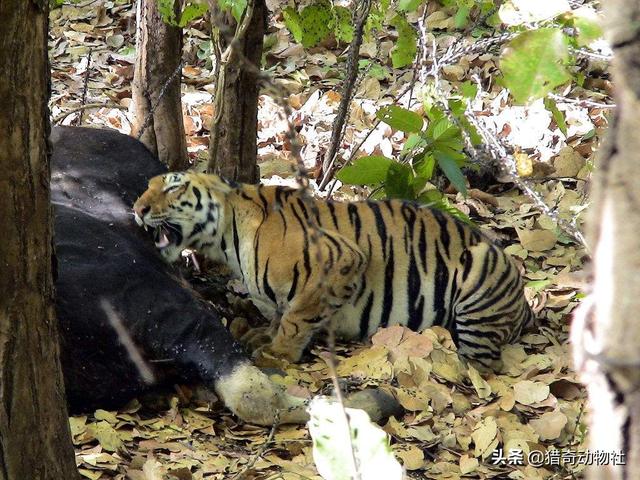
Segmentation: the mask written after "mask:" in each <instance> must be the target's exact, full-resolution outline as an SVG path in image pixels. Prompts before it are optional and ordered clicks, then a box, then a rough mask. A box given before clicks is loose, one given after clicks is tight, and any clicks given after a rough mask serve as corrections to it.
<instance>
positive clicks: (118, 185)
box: [51, 127, 306, 424]
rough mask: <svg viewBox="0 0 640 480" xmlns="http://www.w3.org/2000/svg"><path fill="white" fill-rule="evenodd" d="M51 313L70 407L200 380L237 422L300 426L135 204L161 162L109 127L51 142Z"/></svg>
mask: <svg viewBox="0 0 640 480" xmlns="http://www.w3.org/2000/svg"><path fill="white" fill-rule="evenodd" d="M51 140H52V146H53V156H52V177H51V189H52V194H51V195H52V198H51V199H52V203H53V208H54V221H55V228H54V232H55V234H54V242H55V248H56V260H57V263H56V264H55V265H56V266H55V268H54V270H55V276H56V283H55V284H56V312H57V317H58V319H59V324H60V333H61V335H60V336H61V360H62V366H63V371H64V377H65V386H66V392H67V397H68V401H69V404H70V407H71V409H72V411H78V410H86V409H89V408H96V407H99V406H100V407H103V408H105V407H116V406H118V405H122V404H123V403H124V402H126V401H127V400H129V399H131V398H132V397H134V396H136V395H138V394H140V393H141V392H143V391H144V390H145V389H147V388H148V387H149V386H150V383H149V382H151V383H153V384H156V385H157V384H168V383H169V382H171V383H173V382H182V383H199V384H202V385H204V386H206V387H208V388H211V389H213V390H215V391H216V392H217V394H218V395H219V396H220V398H221V399H222V400H223V402H224V403H225V404H226V405H227V407H229V408H230V409H231V410H232V411H233V412H234V413H236V414H237V415H238V416H239V417H241V418H242V419H244V420H246V421H249V422H252V423H258V424H271V423H272V422H273V421H274V418H275V414H276V411H277V410H280V412H281V413H280V420H281V421H284V422H300V421H304V419H305V415H306V414H305V412H304V408H303V406H302V400H301V399H298V398H295V397H292V396H289V395H287V394H286V393H284V392H283V391H282V390H281V389H280V388H279V387H278V386H276V385H275V384H273V383H272V382H271V381H270V380H269V379H268V377H267V376H266V375H264V374H263V373H262V372H261V371H260V370H258V369H257V368H256V367H254V366H253V365H252V364H251V363H250V361H249V359H248V358H247V357H246V356H245V354H244V352H243V351H242V349H241V348H240V346H239V345H238V344H237V343H236V342H235V341H234V339H233V338H232V337H231V335H230V334H229V332H228V331H227V330H226V329H225V328H224V327H223V325H222V324H221V322H220V320H219V318H218V317H217V315H216V314H215V313H214V312H213V311H212V310H210V309H209V308H208V307H207V305H206V304H205V303H204V302H203V301H202V300H201V299H200V298H199V297H198V296H197V295H196V294H195V293H194V292H193V291H192V290H190V289H189V288H188V287H185V285H184V284H183V283H182V282H181V281H180V280H179V279H178V278H177V277H176V276H175V275H174V272H173V270H172V269H171V267H170V266H168V265H167V264H165V263H164V262H163V260H162V259H161V258H160V256H159V255H158V254H157V253H156V251H155V248H154V245H153V241H152V239H151V238H150V235H149V234H148V233H146V232H144V231H143V230H142V229H140V228H138V227H137V226H136V225H135V223H134V221H133V216H132V214H131V205H132V204H133V202H134V201H135V199H136V197H137V196H138V195H139V194H140V193H141V192H143V191H144V190H145V188H146V185H147V180H148V179H149V178H151V177H153V176H154V175H157V174H159V173H162V172H163V171H164V167H163V166H162V165H161V164H160V162H158V160H156V159H155V158H154V157H153V156H152V155H151V154H150V153H149V152H148V151H147V150H146V149H145V148H144V146H142V144H141V143H139V142H138V141H136V140H134V139H133V138H131V137H128V136H126V135H122V134H119V133H117V132H115V131H111V130H98V129H89V128H71V127H58V128H55V129H54V130H53V132H52V136H51Z"/></svg>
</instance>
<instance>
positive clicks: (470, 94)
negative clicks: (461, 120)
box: [460, 80, 478, 98]
mask: <svg viewBox="0 0 640 480" xmlns="http://www.w3.org/2000/svg"><path fill="white" fill-rule="evenodd" d="M460 93H462V96H464V97H466V98H476V95H477V94H478V84H477V83H475V82H471V81H470V80H465V81H464V82H461V83H460Z"/></svg>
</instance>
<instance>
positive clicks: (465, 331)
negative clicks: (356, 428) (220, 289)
mask: <svg viewBox="0 0 640 480" xmlns="http://www.w3.org/2000/svg"><path fill="white" fill-rule="evenodd" d="M134 211H135V213H136V219H137V220H138V223H140V224H141V225H147V226H150V227H152V228H155V229H156V230H155V231H156V240H157V242H156V244H157V246H158V247H159V248H160V249H161V252H162V253H163V255H164V256H165V257H166V258H167V259H168V260H170V261H172V260H175V259H176V258H177V255H179V253H180V251H181V250H183V249H184V248H193V249H197V250H199V251H200V253H202V254H204V255H205V256H207V257H209V258H212V259H214V260H221V261H223V262H225V263H227V264H228V265H229V267H231V269H232V270H233V271H234V272H235V274H236V275H237V276H238V277H239V278H241V279H242V281H243V283H244V284H245V286H246V287H247V289H248V291H249V294H250V296H251V297H252V299H253V300H254V303H256V305H257V306H258V307H259V308H260V309H261V310H262V311H263V313H265V314H267V315H268V316H270V317H271V318H272V319H273V321H272V322H271V325H270V326H269V327H267V328H264V329H253V330H252V331H250V332H249V333H248V334H247V336H246V337H245V338H244V341H245V343H247V344H248V345H249V346H250V347H251V348H252V349H253V350H254V354H255V356H256V357H257V358H258V359H260V358H262V357H263V356H265V355H266V356H269V355H271V356H277V357H284V358H286V359H288V360H290V361H297V360H299V359H300V356H301V355H302V353H303V351H304V348H305V347H306V346H307V345H308V343H309V341H310V340H311V338H312V337H313V335H314V334H315V333H316V332H317V331H318V330H319V329H320V328H322V327H323V326H325V325H326V324H327V323H328V322H332V323H333V326H334V328H335V332H336V334H337V335H338V336H340V337H343V338H346V339H356V338H365V337H368V336H370V335H371V334H373V333H374V332H375V331H376V330H377V329H378V328H379V327H386V326H391V325H398V324H399V325H406V326H408V327H409V328H411V329H413V330H416V331H420V330H423V329H425V328H427V327H430V326H433V325H439V326H442V327H445V328H447V329H448V330H449V331H450V332H451V334H452V337H453V339H454V341H455V342H456V344H457V345H458V347H459V352H460V354H461V355H463V356H465V357H467V358H471V359H473V360H476V361H478V362H480V363H482V364H484V365H487V366H488V365H490V364H491V362H492V361H493V360H494V359H496V358H498V357H499V352H500V348H501V347H502V346H503V345H504V344H506V343H509V342H511V341H513V340H514V339H515V338H517V337H518V336H519V334H520V332H521V331H522V329H523V327H524V326H526V325H528V324H530V323H531V322H532V320H533V314H532V312H531V310H530V308H529V306H528V304H527V302H526V299H525V297H524V294H523V284H522V279H521V277H520V274H519V273H518V271H517V269H516V267H515V265H514V264H513V263H512V261H511V260H510V258H509V257H508V256H507V255H506V254H505V253H504V252H503V251H502V250H501V249H499V248H498V247H496V246H495V245H493V244H492V243H491V242H490V241H489V240H488V239H487V238H486V237H485V236H484V235H482V234H481V233H480V232H479V231H478V230H477V229H475V228H473V227H471V226H469V225H466V224H464V223H463V222H461V221H459V220H457V219H455V218H453V217H451V216H450V215H447V214H445V213H443V212H441V211H439V210H435V209H431V208H428V207H424V206H420V205H417V204H414V203H410V202H404V201H400V200H384V201H362V202H344V203H343V202H333V201H323V200H316V199H311V198H308V197H305V195H304V193H303V192H300V191H298V190H295V189H291V188H287V187H280V186H263V185H243V184H235V183H232V182H228V181H225V180H223V179H221V178H220V177H217V176H215V175H206V174H195V173H180V174H176V173H171V174H167V175H163V176H159V177H155V178H154V179H152V180H151V181H150V183H149V189H148V190H147V191H146V192H145V193H144V194H143V195H142V196H141V197H140V198H139V199H138V201H137V202H136V204H135V205H134Z"/></svg>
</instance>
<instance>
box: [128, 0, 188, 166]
mask: <svg viewBox="0 0 640 480" xmlns="http://www.w3.org/2000/svg"><path fill="white" fill-rule="evenodd" d="M181 3H182V2H181V1H176V2H175V7H176V18H179V17H180V6H181ZM137 8H138V11H137V22H138V26H137V40H136V48H137V55H136V66H135V71H134V74H133V88H132V96H133V104H134V112H135V120H134V124H133V131H132V134H133V135H134V136H138V134H139V132H140V131H142V130H144V131H143V133H142V136H141V137H140V141H142V143H144V144H145V146H146V147H147V148H148V149H149V150H150V151H151V152H152V153H153V154H154V155H156V156H157V157H158V158H159V159H160V160H161V161H162V162H164V163H165V164H167V166H168V167H169V169H170V170H184V169H186V168H188V166H189V160H188V157H187V143H186V139H185V134H184V123H183V119H182V102H181V97H180V78H181V76H182V75H181V73H182V72H180V71H178V72H177V74H176V73H175V72H176V71H177V70H178V66H179V65H180V59H181V57H182V29H181V28H179V27H173V26H170V25H167V24H166V23H164V22H163V21H162V18H161V17H160V13H159V12H158V1H157V0H138V6H137ZM156 105H157V106H156ZM154 106H155V110H154ZM151 112H153V113H151Z"/></svg>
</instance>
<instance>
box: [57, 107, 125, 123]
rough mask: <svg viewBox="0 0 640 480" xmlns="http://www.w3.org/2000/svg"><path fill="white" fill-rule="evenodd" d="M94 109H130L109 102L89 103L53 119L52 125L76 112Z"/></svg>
mask: <svg viewBox="0 0 640 480" xmlns="http://www.w3.org/2000/svg"><path fill="white" fill-rule="evenodd" d="M92 108H117V109H119V110H128V108H129V107H125V106H123V105H120V104H118V103H109V102H102V103H100V102H96V103H87V104H85V105H79V106H77V107H73V108H70V109H69V110H67V111H66V112H62V113H59V114H58V115H56V116H55V117H53V118H52V119H51V123H53V124H54V125H57V124H59V123H60V122H61V121H62V120H64V119H65V118H67V117H68V116H69V115H72V114H74V113H76V112H82V111H84V110H89V109H92Z"/></svg>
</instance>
